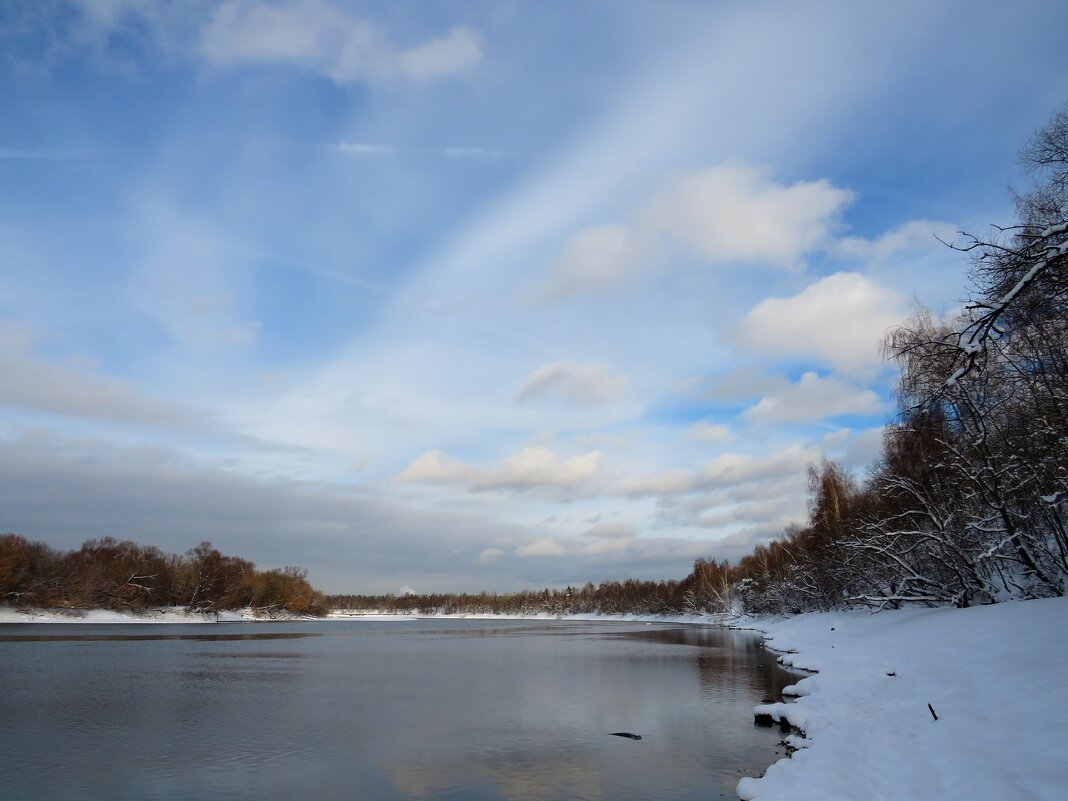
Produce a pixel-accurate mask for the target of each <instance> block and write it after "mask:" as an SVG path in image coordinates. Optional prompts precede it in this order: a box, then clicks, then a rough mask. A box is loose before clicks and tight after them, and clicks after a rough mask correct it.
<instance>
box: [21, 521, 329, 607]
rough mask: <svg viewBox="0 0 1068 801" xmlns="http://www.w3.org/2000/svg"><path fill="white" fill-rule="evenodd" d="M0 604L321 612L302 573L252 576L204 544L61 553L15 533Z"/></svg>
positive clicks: (100, 543) (97, 543) (107, 545)
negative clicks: (179, 550)
mask: <svg viewBox="0 0 1068 801" xmlns="http://www.w3.org/2000/svg"><path fill="white" fill-rule="evenodd" d="M0 601H2V602H3V603H8V604H12V605H14V606H22V607H39V608H50V609H115V610H120V611H121V610H130V611H144V610H147V609H157V608H161V607H175V606H180V607H185V608H186V609H188V610H189V611H191V612H202V613H217V612H220V611H222V610H227V609H252V610H253V611H254V612H256V613H258V614H260V615H263V616H271V615H276V614H281V613H290V614H298V615H316V616H322V615H324V614H326V611H327V607H326V605H325V604H324V601H323V596H322V594H321V593H319V592H317V591H315V590H314V589H312V587H311V585H310V584H309V583H308V581H307V572H306V571H305V570H302V569H301V568H296V567H286V568H283V569H281V570H263V571H261V570H256V566H255V565H254V564H252V562H249V561H247V560H245V559H239V558H238V557H236V556H224V555H223V554H221V553H219V551H217V550H216V549H215V548H212V547H211V543H209V542H202V543H200V545H198V546H197V547H195V548H192V549H190V550H189V551H187V552H186V553H185V554H182V555H176V554H167V553H164V552H163V551H161V550H160V549H159V548H155V547H151V546H144V545H138V544H136V543H133V542H129V541H123V542H119V541H116V540H114V539H112V538H110V537H106V538H104V539H98V540H89V541H88V542H86V543H85V544H84V545H82V547H81V548H79V549H78V550H76V551H67V552H61V551H56V550H53V549H52V548H50V547H49V546H47V545H45V544H44V543H40V542H30V541H28V540H27V539H25V538H24V537H20V536H18V535H16V534H5V535H3V536H0Z"/></svg>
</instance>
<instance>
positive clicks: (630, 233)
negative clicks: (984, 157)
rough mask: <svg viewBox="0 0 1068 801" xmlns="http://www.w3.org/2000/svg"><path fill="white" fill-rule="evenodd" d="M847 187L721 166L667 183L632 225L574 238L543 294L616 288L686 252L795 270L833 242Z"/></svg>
mask: <svg viewBox="0 0 1068 801" xmlns="http://www.w3.org/2000/svg"><path fill="white" fill-rule="evenodd" d="M852 200H853V193H852V192H851V191H850V190H848V189H841V188H839V187H835V186H833V185H832V184H831V183H830V182H828V181H826V180H823V179H821V180H818V181H798V182H796V183H794V184H790V185H788V186H787V185H783V184H779V183H776V182H775V181H773V180H772V179H771V177H770V172H769V170H767V169H766V168H763V167H753V166H749V165H746V164H741V163H735V162H732V163H727V164H721V165H719V166H718V167H712V168H710V169H707V170H702V171H698V172H692V173H688V174H686V175H683V176H681V177H679V178H677V179H675V180H674V181H671V182H669V183H668V184H667V185H666V186H664V187H663V189H661V190H660V192H658V193H657V194H656V195H655V196H654V198H653V199H652V200H651V201H649V202H648V203H647V204H646V205H645V207H644V208H643V209H642V210H641V211H640V212H639V213H638V214H637V215H636V216H635V217H634V219H633V220H631V221H630V222H629V223H627V224H622V223H613V224H609V225H601V226H596V227H592V228H587V229H585V230H583V231H580V232H579V233H578V234H576V235H575V236H574V237H573V238H572V239H571V241H570V242H569V243H568V244H567V245H566V246H565V248H564V253H563V255H562V256H561V257H560V259H559V260H557V262H556V263H555V264H554V265H553V266H552V268H551V270H550V278H549V282H548V285H547V286H546V287H545V288H544V289H543V290H542V293H541V295H542V296H543V297H558V296H569V295H575V294H579V293H582V292H588V291H591V290H597V289H601V288H604V287H606V286H609V285H612V284H614V283H616V282H617V281H619V280H620V279H621V278H623V277H625V276H626V275H628V274H631V273H634V272H636V271H637V270H639V269H640V268H641V267H642V266H644V265H647V264H649V263H651V262H655V261H657V260H662V258H663V256H664V255H665V254H669V253H672V252H674V251H676V250H678V249H680V248H681V249H682V250H683V251H684V252H685V253H688V254H690V255H692V256H695V257H697V258H699V259H702V260H704V261H706V262H709V263H712V264H723V263H763V264H770V265H775V266H787V267H788V266H792V265H794V264H796V263H798V262H799V260H800V259H801V258H802V256H803V255H804V254H805V253H808V252H811V251H813V250H817V249H820V248H823V247H826V246H828V245H830V244H831V240H832V234H833V231H834V229H835V228H836V227H837V225H838V220H839V216H840V214H841V212H842V210H843V209H845V207H846V206H848V205H849V204H850V203H851V202H852Z"/></svg>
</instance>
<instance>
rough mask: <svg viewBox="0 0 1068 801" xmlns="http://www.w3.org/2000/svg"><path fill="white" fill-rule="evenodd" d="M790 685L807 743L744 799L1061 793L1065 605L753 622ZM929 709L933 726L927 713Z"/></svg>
mask: <svg viewBox="0 0 1068 801" xmlns="http://www.w3.org/2000/svg"><path fill="white" fill-rule="evenodd" d="M752 626H753V628H757V629H760V630H761V631H764V632H765V633H766V639H767V640H768V646H769V647H770V648H773V649H775V650H782V651H792V652H795V653H788V654H786V655H785V656H784V657H783V658H782V661H783V662H784V664H788V665H792V666H794V667H799V668H804V669H808V670H817V671H819V672H818V673H817V674H816V675H813V676H809V677H806V678H804V679H803V680H801V681H799V682H798V683H797V685H795V686H796V689H797V692H798V694H799V695H800V696H801V697H800V698H799V699H798V701H797V702H796V703H792V704H786V703H777V704H768V705H766V706H764V707H758V710H760V711H764V712H768V713H770V714H771V715H772V716H773V717H775V718H776V719H778V718H780V717H782V716H785V717H786V718H787V719H788V720H789V722H790V723H792V724H794V725H796V726H798V727H800V728H801V729H803V730H804V731H805V732H806V733H807V738H806V739H805V740H799V739H798V738H793V739H792V741H794V740H796V741H797V744H799V745H801V744H803V745H805V746H806V747H805V748H803V749H802V750H800V751H798V752H797V753H795V754H794V755H793V757H792V758H790V759H784V760H781V761H779V762H777V763H776V764H774V765H772V766H771V768H769V769H768V771H767V774H766V775H765V777H764V778H762V779H742V780H741V782H739V784H738V794H739V795H740V796H741V797H742V798H743V799H758V800H759V801H778V800H779V799H782V800H783V801H785V800H786V799H790V801H798V799H819V801H832V800H833V799H856V800H857V801H882V800H883V799H886V801H890V800H891V799H924V801H933V800H934V799H939V800H942V799H945V800H946V801H956V800H957V799H960V801H1017V800H1018V801H1031V800H1032V799H1035V800H1038V799H1049V801H1053V799H1062V798H1068V760H1066V759H1065V758H1064V747H1063V744H1062V743H1061V741H1060V736H1059V732H1058V730H1057V729H1056V728H1055V726H1056V721H1057V720H1058V719H1059V717H1060V712H1061V711H1062V710H1064V709H1065V708H1066V707H1068V634H1066V632H1068V598H1055V599H1050V600H1041V601H1020V602H1016V603H1005V604H998V605H995V606H983V607H975V608H971V609H950V608H941V609H908V610H902V611H888V612H882V613H880V614H877V615H872V614H869V613H868V612H865V611H855V612H844V613H819V614H806V615H799V616H797V617H794V618H789V619H786V620H781V621H770V620H754V621H752ZM928 704H930V705H931V707H933V709H934V711H935V713H937V715H938V719H937V720H935V719H934V717H933V716H932V714H931V711H930V710H929V709H928V707H927V705H928Z"/></svg>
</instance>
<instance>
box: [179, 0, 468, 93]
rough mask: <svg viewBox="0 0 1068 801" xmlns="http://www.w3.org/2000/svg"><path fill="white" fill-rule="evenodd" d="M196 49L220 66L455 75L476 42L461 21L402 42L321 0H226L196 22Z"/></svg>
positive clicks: (340, 75)
mask: <svg viewBox="0 0 1068 801" xmlns="http://www.w3.org/2000/svg"><path fill="white" fill-rule="evenodd" d="M199 54H200V56H201V58H203V60H204V61H205V62H206V63H207V64H209V65H210V66H213V67H216V68H220V69H225V68H233V67H241V66H250V65H271V64H288V65H290V66H294V67H297V68H299V69H303V70H306V71H308V72H312V73H316V74H319V75H322V76H324V77H326V78H329V79H330V80H332V81H334V82H335V83H337V84H348V83H353V82H357V81H372V82H375V81H387V80H395V79H405V80H413V81H427V80H431V79H434V78H441V77H446V76H450V75H456V74H459V73H462V72H464V71H466V70H468V69H470V68H471V67H472V66H474V65H475V64H477V63H478V62H479V60H480V59H481V57H482V50H481V43H480V40H479V36H478V34H477V33H476V32H475V31H472V30H470V29H468V28H464V27H455V28H452V29H451V30H449V31H448V32H447V33H446V34H445V35H444V36H441V37H439V38H437V39H433V40H431V41H428V42H424V43H422V44H420V45H417V46H415V47H412V48H410V49H401V48H398V47H397V46H395V45H394V44H393V43H392V42H391V41H390V40H389V38H388V37H387V36H386V35H385V34H384V33H383V32H381V31H380V30H379V29H378V28H376V27H375V26H374V25H373V24H372V23H370V22H368V21H366V20H363V19H360V18H358V17H355V16H351V15H350V14H348V13H347V12H346V11H344V10H341V9H339V8H336V7H335V6H334V5H332V4H330V3H326V2H323V0H293V1H292V2H288V3H283V4H270V3H265V2H261V0H229V2H225V3H222V4H221V5H219V6H217V7H216V8H215V10H214V13H213V14H212V16H211V19H210V20H209V21H208V23H207V24H206V25H205V26H204V28H203V29H202V30H201V33H200V43H199Z"/></svg>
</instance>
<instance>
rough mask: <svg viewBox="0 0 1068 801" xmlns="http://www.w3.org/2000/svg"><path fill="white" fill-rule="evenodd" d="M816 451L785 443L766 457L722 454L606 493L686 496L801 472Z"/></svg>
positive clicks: (621, 484)
mask: <svg viewBox="0 0 1068 801" xmlns="http://www.w3.org/2000/svg"><path fill="white" fill-rule="evenodd" d="M819 456H820V454H819V452H818V451H814V450H811V449H809V448H805V447H803V446H801V445H797V444H794V445H788V446H786V447H785V448H782V449H780V450H778V451H775V452H773V453H770V454H767V455H766V456H753V455H750V454H742V453H725V454H723V455H722V456H718V457H716V458H715V459H713V460H712V461H710V462H707V463H705V465H704V466H703V467H702V468H700V469H698V470H670V471H667V472H665V473H661V474H660V475H658V476H650V477H645V478H633V479H626V480H624V481H621V482H618V483H617V484H615V485H613V486H611V487H609V488H608V491H607V494H609V495H619V496H624V497H657V496H660V497H663V496H670V495H686V494H689V493H693V492H701V491H707V490H715V489H725V488H732V487H736V486H738V485H740V484H747V483H751V482H765V481H772V480H775V479H779V478H783V477H785V476H789V475H792V474H803V471H804V470H805V469H806V468H807V466H808V465H809V463H811V462H814V461H816V460H817V459H819Z"/></svg>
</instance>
